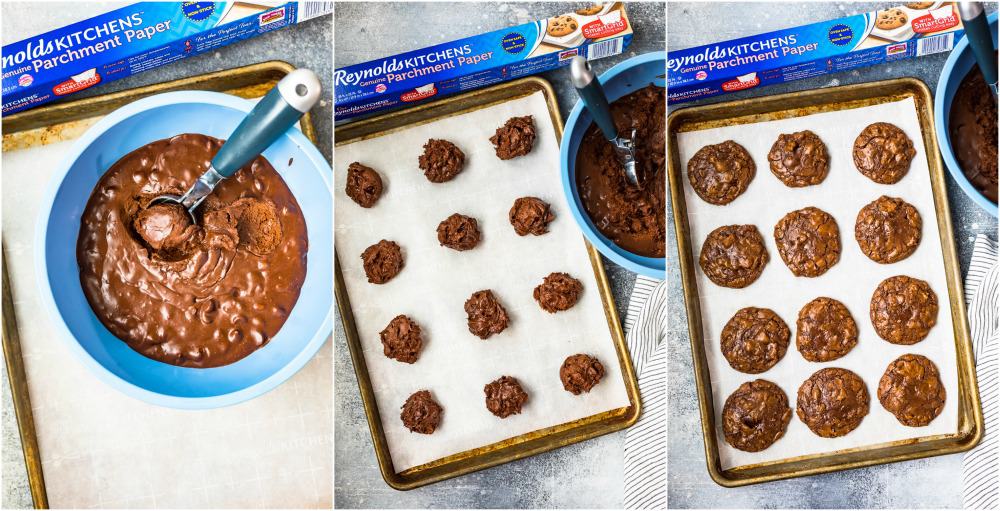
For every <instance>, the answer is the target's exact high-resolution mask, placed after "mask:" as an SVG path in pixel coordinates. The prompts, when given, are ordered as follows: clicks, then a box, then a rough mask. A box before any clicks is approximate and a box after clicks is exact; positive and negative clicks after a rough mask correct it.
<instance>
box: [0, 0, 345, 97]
mask: <svg viewBox="0 0 1000 511" xmlns="http://www.w3.org/2000/svg"><path fill="white" fill-rule="evenodd" d="M330 12H333V2H272V1H266V0H261V1H258V0H254V1H249V2H139V3H136V4H132V5H129V6H126V7H122V8H120V9H116V10H114V11H110V12H107V13H105V14H102V15H100V16H95V17H93V18H90V19H87V20H84V21H80V22H77V23H73V24H72V25H67V26H65V27H62V28H57V29H55V30H52V31H49V32H46V33H44V34H41V35H39V36H36V37H32V38H29V39H25V40H23V41H18V42H16V43H13V44H8V45H6V46H4V47H3V113H4V114H9V113H14V112H20V111H21V110H27V109H29V108H33V107H36V106H38V105H42V104H45V103H48V102H51V101H54V100H56V99H58V98H59V97H60V96H65V95H68V94H73V93H74V92H79V91H81V90H83V89H86V88H89V87H93V86H94V85H97V84H99V83H102V82H110V81H114V80H119V79H121V78H125V77H127V76H131V75H133V74H136V73H140V72H142V71H146V70H149V69H154V68H157V67H160V66H162V65H164V64H169V63H171V62H174V61H177V60H181V59H183V58H186V57H189V56H192V55H197V54H199V53H202V52H205V51H208V50H213V49H215V48H218V47H221V46H225V45H227V44H229V43H232V42H235V41H240V40H243V39H249V38H251V37H254V36H256V35H259V34H263V33H264V32H270V31H271V30H276V29H279V28H282V27H287V26H290V25H294V24H296V23H300V22H302V21H305V20H308V19H311V18H315V17H317V16H321V15H324V14H328V13H330Z"/></svg>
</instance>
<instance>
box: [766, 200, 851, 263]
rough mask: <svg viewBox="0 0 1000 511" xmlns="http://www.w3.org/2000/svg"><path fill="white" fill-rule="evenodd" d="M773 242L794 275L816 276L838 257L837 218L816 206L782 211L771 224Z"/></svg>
mask: <svg viewBox="0 0 1000 511" xmlns="http://www.w3.org/2000/svg"><path fill="white" fill-rule="evenodd" d="M774 242H775V244H776V245H778V253H779V254H781V260H782V261H785V266H788V269H789V270H792V273H794V274H795V275H796V276H797V277H818V276H820V275H822V274H824V273H826V271H827V270H829V269H830V268H831V267H832V266H833V265H835V264H837V261H840V229H839V228H837V221H836V220H834V219H833V217H832V216H830V214H829V213H827V212H826V211H823V210H822V209H819V208H814V207H811V206H810V207H808V208H803V209H799V210H796V211H792V212H791V213H788V214H787V215H785V217H784V218H782V219H781V220H779V221H778V223H777V224H776V225H775V226H774Z"/></svg>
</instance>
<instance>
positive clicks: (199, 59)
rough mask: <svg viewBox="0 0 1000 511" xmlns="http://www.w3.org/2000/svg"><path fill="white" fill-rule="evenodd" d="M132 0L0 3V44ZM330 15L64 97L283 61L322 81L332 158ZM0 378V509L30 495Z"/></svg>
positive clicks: (319, 115)
mask: <svg viewBox="0 0 1000 511" xmlns="http://www.w3.org/2000/svg"><path fill="white" fill-rule="evenodd" d="M130 3H132V2H107V3H96V2H95V3H88V2H52V3H46V4H45V6H44V8H39V6H38V5H36V4H33V3H30V2H19V3H14V2H4V4H3V6H2V11H0V12H2V13H3V22H2V23H3V25H2V28H3V32H2V33H3V44H9V43H13V42H16V41H20V40H22V39H25V38H27V37H31V36H33V35H37V34H41V33H43V32H45V31H48V30H52V29H55V28H58V27H61V26H64V25H67V24H69V23H74V22H76V21H80V20H83V19H86V18H89V17H91V16H96V15H98V14H100V13H103V12H107V11H110V10H113V9H117V8H119V7H121V6H124V5H128V4H130ZM332 37H333V23H332V16H322V17H319V18H315V19H312V20H309V21H307V22H305V23H302V24H300V25H294V26H291V27H286V28H282V29H280V30H276V31H273V32H268V33H266V34H262V35H260V36H257V37H255V38H252V39H249V40H245V41H241V42H237V43H234V44H231V45H229V46H225V47H222V48H219V49H218V50H216V51H213V52H209V53H205V54H202V55H198V56H195V57H191V58H187V59H184V60H181V61H179V62H176V63H173V64H169V65H167V66H164V67H160V68H157V69H153V70H150V71H146V72H144V73H140V74H138V75H134V76H130V77H128V78H125V79H122V80H118V81H115V82H111V83H109V84H106V85H102V86H99V87H95V88H93V89H89V90H86V91H83V92H81V93H79V94H75V95H73V96H70V97H69V98H68V99H69V100H70V101H72V100H74V99H80V98H84V97H88V96H95V95H100V94H107V93H109V92H115V91H120V90H126V89H132V88H135V87H141V86H144V85H150V84H154V83H160V82H165V81H169V80H175V79H178V78H184V77H188V76H195V75H200V74H204V73H210V72H213V71H219V70H222V69H230V68H234V67H240V66H245V65H249V64H256V63H260V62H266V61H269V60H284V61H286V62H289V63H291V64H292V65H294V66H296V67H308V68H310V69H312V70H313V71H315V72H316V74H318V75H319V77H320V81H321V82H322V85H323V89H324V90H323V96H322V99H321V100H320V103H319V104H317V106H316V107H315V108H313V110H312V122H313V125H314V126H315V128H316V135H317V144H316V146H317V148H319V150H320V152H322V153H323V156H324V157H326V159H327V160H328V161H333V144H332V133H333V119H332V116H333V93H332V91H333V88H332V81H331V79H330V77H331V76H333V68H332V56H331V53H332V50H331V47H330V40H331V39H332ZM3 367H4V369H3V373H2V374H0V379H2V396H0V398H2V400H3V401H2V410H3V414H2V425H3V440H2V441H3V458H2V462H3V465H2V475H3V478H2V479H3V494H2V498H3V500H2V507H3V508H4V509H14V508H30V507H31V494H30V492H29V491H28V482H27V475H26V473H25V470H24V457H23V455H22V454H21V440H20V437H19V435H18V430H17V421H16V420H15V418H14V411H13V406H12V404H11V403H12V401H11V395H10V386H9V385H8V383H7V373H6V368H5V367H6V366H3Z"/></svg>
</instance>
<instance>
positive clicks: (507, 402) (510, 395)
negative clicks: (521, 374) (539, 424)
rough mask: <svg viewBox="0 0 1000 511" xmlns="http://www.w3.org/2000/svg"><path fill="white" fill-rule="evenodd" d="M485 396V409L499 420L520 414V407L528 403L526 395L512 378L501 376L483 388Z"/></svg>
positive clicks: (519, 384) (518, 383)
mask: <svg viewBox="0 0 1000 511" xmlns="http://www.w3.org/2000/svg"><path fill="white" fill-rule="evenodd" d="M483 393H484V394H486V409H487V410H489V411H490V413H492V414H493V415H496V416H497V417H500V418H501V419H503V418H506V417H510V416H511V415H515V414H518V413H521V407H522V406H524V403H527V402H528V393H527V392H525V391H524V389H522V388H521V383H520V382H518V381H517V379H516V378H514V377H513V376H501V377H499V378H497V379H496V380H493V381H492V382H490V383H487V384H486V386H485V387H483Z"/></svg>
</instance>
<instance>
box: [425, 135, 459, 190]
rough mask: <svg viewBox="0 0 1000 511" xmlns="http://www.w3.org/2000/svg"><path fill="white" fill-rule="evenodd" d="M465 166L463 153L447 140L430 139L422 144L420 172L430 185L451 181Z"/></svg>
mask: <svg viewBox="0 0 1000 511" xmlns="http://www.w3.org/2000/svg"><path fill="white" fill-rule="evenodd" d="M464 166H465V153H463V152H462V150H461V149H459V148H458V147H456V146H455V144H452V143H451V142H449V141H447V140H441V139H437V138H432V139H430V140H428V141H427V143H426V144H424V154H421V155H420V170H423V171H424V176H425V177H427V180H428V181H430V182H432V183H444V182H447V181H451V180H452V179H454V178H455V176H457V175H458V173H459V172H461V171H462V168H463V167H464Z"/></svg>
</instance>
